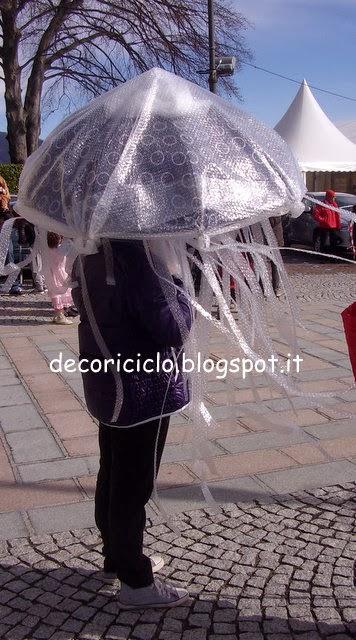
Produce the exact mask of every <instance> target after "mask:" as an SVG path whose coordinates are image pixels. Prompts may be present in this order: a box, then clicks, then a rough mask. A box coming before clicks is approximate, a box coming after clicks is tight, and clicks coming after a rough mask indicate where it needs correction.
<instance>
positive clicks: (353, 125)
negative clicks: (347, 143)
mask: <svg viewBox="0 0 356 640" xmlns="http://www.w3.org/2000/svg"><path fill="white" fill-rule="evenodd" d="M335 124H336V126H337V128H338V129H340V131H341V133H343V134H344V136H346V138H348V139H349V140H351V142H356V120H346V121H343V122H335Z"/></svg>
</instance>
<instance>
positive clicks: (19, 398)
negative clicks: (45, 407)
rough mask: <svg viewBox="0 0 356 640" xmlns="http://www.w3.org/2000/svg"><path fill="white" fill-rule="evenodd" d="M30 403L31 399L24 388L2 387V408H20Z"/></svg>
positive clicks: (0, 402) (16, 386)
mask: <svg viewBox="0 0 356 640" xmlns="http://www.w3.org/2000/svg"><path fill="white" fill-rule="evenodd" d="M30 403H31V399H30V397H29V396H28V395H27V393H26V391H25V389H24V388H23V387H21V386H19V385H12V386H10V387H0V407H11V406H16V407H18V406H21V405H26V404H30Z"/></svg>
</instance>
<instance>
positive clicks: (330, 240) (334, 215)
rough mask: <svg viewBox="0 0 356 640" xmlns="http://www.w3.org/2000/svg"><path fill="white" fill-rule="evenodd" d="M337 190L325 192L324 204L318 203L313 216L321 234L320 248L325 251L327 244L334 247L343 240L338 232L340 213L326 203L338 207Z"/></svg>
mask: <svg viewBox="0 0 356 640" xmlns="http://www.w3.org/2000/svg"><path fill="white" fill-rule="evenodd" d="M335 195H336V194H335V191H332V190H331V189H328V190H327V191H326V193H325V202H324V204H317V205H316V206H315V207H314V211H313V218H314V220H315V221H316V222H317V223H318V233H319V236H320V250H321V251H322V252H323V251H325V249H326V247H327V245H330V248H332V249H334V248H335V247H336V246H337V245H338V244H340V242H341V238H340V237H339V236H338V234H337V233H336V232H337V230H338V229H340V226H341V222H340V214H339V213H338V212H337V211H334V209H331V208H330V209H329V207H327V206H325V205H328V204H329V205H330V206H331V207H336V208H338V204H337V202H336V200H335Z"/></svg>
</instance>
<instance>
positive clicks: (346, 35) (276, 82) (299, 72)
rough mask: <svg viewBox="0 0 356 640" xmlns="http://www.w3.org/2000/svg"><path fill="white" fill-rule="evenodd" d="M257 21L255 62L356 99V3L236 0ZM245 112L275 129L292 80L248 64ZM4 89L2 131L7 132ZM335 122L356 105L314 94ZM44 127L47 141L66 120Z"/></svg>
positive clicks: (292, 90) (355, 114)
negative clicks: (52, 132)
mask: <svg viewBox="0 0 356 640" xmlns="http://www.w3.org/2000/svg"><path fill="white" fill-rule="evenodd" d="M230 1H231V2H232V4H233V5H234V7H235V8H236V9H237V10H239V11H240V12H241V13H243V14H244V16H245V17H246V18H247V19H248V20H249V21H250V22H251V24H252V26H251V28H250V29H248V31H247V32H246V43H247V45H248V47H249V48H250V49H251V50H252V52H253V53H254V62H255V64H257V65H259V66H261V67H265V68H267V69H270V70H272V71H275V72H277V73H280V74H282V75H286V76H290V77H292V78H295V79H296V80H300V81H302V80H303V78H306V80H307V81H308V83H309V84H313V85H316V86H319V87H321V88H324V89H328V90H331V91H334V92H336V93H341V94H344V95H347V96H350V97H354V98H355V99H356V83H355V61H356V0H230ZM236 81H237V83H238V85H239V87H240V90H241V93H242V96H243V102H242V103H240V106H241V108H243V109H244V110H246V111H249V112H251V113H253V114H254V115H255V116H257V117H258V118H259V119H260V120H263V121H264V122H266V123H267V124H269V125H270V126H274V125H275V124H276V123H277V122H278V121H279V119H280V118H281V117H282V115H283V114H284V112H285V111H286V109H287V108H288V106H289V104H290V102H291V101H292V99H293V98H294V96H295V94H296V92H297V90H298V86H297V85H296V84H294V83H292V82H288V81H286V80H282V79H279V78H276V77H274V76H272V75H269V74H267V73H264V72H262V71H258V70H256V69H253V68H251V67H248V66H245V67H244V69H243V70H242V72H241V73H239V74H238V75H237V76H236ZM1 89H2V88H1V87H0V130H5V127H6V124H5V116H4V100H3V95H2V94H3V90H1ZM314 95H315V97H316V98H317V100H318V101H319V102H320V104H321V106H322V108H323V109H324V110H325V111H326V113H327V115H328V116H329V118H330V119H331V120H333V121H334V122H344V121H349V120H356V102H351V101H347V100H343V99H340V98H336V97H333V96H330V95H327V94H323V93H320V92H318V91H315V92H314ZM61 118H62V116H61V114H60V113H57V114H55V115H54V116H53V117H51V118H49V119H48V120H47V121H46V122H45V123H44V124H43V127H42V137H45V136H46V135H47V134H48V133H49V132H50V130H51V129H52V128H53V127H54V126H55V125H56V124H57V123H58V122H59V121H60V120H61Z"/></svg>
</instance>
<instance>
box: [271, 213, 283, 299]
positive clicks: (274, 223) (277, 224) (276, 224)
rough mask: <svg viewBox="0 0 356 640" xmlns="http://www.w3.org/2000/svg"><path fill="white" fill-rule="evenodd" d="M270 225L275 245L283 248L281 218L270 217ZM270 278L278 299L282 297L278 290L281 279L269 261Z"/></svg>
mask: <svg viewBox="0 0 356 640" xmlns="http://www.w3.org/2000/svg"><path fill="white" fill-rule="evenodd" d="M269 221H270V223H271V227H272V230H273V233H274V235H275V236H276V240H277V244H278V246H279V247H284V236H283V224H282V217H281V216H271V218H270V219H269ZM271 277H272V287H273V291H274V293H275V295H276V296H277V298H279V297H280V296H281V295H282V291H281V288H280V284H281V279H280V275H279V271H278V268H277V266H276V264H275V263H274V262H273V261H271Z"/></svg>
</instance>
